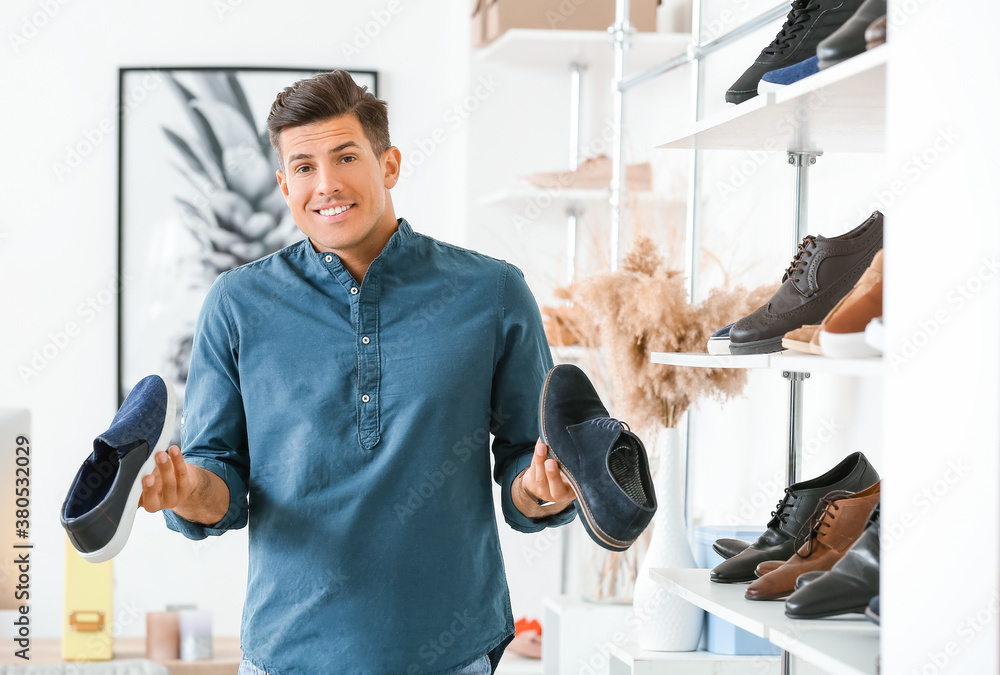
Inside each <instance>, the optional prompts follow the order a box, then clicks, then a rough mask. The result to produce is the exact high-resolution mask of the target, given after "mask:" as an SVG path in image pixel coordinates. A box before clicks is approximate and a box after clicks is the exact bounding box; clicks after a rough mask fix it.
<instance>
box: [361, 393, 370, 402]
mask: <svg viewBox="0 0 1000 675" xmlns="http://www.w3.org/2000/svg"><path fill="white" fill-rule="evenodd" d="M361 400H362V401H364V402H365V403H368V401H370V400H372V399H371V397H370V396H369V395H368V394H365V395H364V396H362V397H361Z"/></svg>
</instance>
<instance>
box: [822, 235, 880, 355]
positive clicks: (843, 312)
mask: <svg viewBox="0 0 1000 675" xmlns="http://www.w3.org/2000/svg"><path fill="white" fill-rule="evenodd" d="M883 253H884V250H883V251H879V252H878V253H876V254H875V258H873V259H872V264H871V265H869V267H868V269H867V270H865V273H864V274H862V275H861V278H860V279H859V280H858V283H856V284H855V285H854V288H852V289H851V292H850V293H848V294H847V295H845V296H844V299H843V300H841V301H840V302H839V303H837V306H836V307H834V308H833V309H832V310H830V313H829V314H828V315H827V316H826V318H825V319H823V323H822V324H820V329H819V335H818V340H817V342H818V343H819V345H820V351H821V353H822V354H824V355H825V356H833V357H837V358H860V357H864V356H878V351H876V350H875V349H873V348H872V347H870V346H869V345H868V343H867V342H865V327H867V326H868V324H869V323H870V322H871V320H872V319H874V318H875V317H878V316H882V260H883Z"/></svg>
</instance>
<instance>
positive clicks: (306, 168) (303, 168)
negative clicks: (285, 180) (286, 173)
mask: <svg viewBox="0 0 1000 675" xmlns="http://www.w3.org/2000/svg"><path fill="white" fill-rule="evenodd" d="M311 168H312V167H310V166H307V165H305V164H303V165H302V166H300V167H297V168H296V169H295V173H303V172H305V171H309V170H310V169H311Z"/></svg>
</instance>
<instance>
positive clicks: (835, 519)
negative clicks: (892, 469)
mask: <svg viewBox="0 0 1000 675" xmlns="http://www.w3.org/2000/svg"><path fill="white" fill-rule="evenodd" d="M880 486H881V483H875V485H872V486H871V487H869V488H867V489H865V490H862V491H861V492H854V493H852V492H847V491H844V490H834V491H833V492H829V493H827V494H826V495H824V497H823V499H822V500H821V501H820V503H819V505H818V506H817V507H816V510H815V512H814V513H813V515H812V516H811V517H810V519H809V522H808V523H807V524H806V526H805V527H803V528H802V529H803V532H804V541H802V544H801V546H799V548H798V550H797V551H796V552H795V554H794V555H793V556H792V557H790V558H789V559H788V561H787V562H785V564H783V565H781V566H780V567H778V569H776V570H774V571H772V572H768V573H767V574H765V575H764V576H762V577H761V578H760V579H757V580H756V581H754V582H753V583H752V584H750V585H749V586H748V587H747V592H746V599H747V600H778V599H780V598H784V597H786V596H787V595H789V594H790V593H791V592H792V591H794V590H795V582H796V580H798V578H799V575H800V574H805V573H806V572H816V571H826V570H829V569H830V568H832V567H833V566H834V564H835V563H836V562H837V561H839V560H840V559H841V558H843V557H844V555H845V554H846V553H847V551H848V549H850V547H851V546H852V545H853V544H854V542H856V541H857V540H858V538H859V537H860V536H861V534H862V533H863V532H864V531H865V525H866V523H867V522H868V516H870V515H871V512H872V509H874V508H875V507H876V506H877V505H878V501H879V494H880V489H881V488H880ZM797 540H798V538H797ZM816 583H817V582H813V583H811V584H809V586H808V587H807V588H813V587H814V585H815V584H816Z"/></svg>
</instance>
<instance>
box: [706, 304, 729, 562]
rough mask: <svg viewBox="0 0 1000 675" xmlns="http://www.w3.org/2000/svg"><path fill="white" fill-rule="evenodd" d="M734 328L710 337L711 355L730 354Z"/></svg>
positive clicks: (721, 329) (709, 348)
mask: <svg viewBox="0 0 1000 675" xmlns="http://www.w3.org/2000/svg"><path fill="white" fill-rule="evenodd" d="M732 328H733V324H729V325H728V326H726V327H725V328H720V329H719V330H717V331H715V332H714V333H712V335H711V336H709V338H708V353H709V354H715V355H716V356H721V355H723V354H727V355H728V354H729V331H730V330H732ZM723 557H725V556H723Z"/></svg>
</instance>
